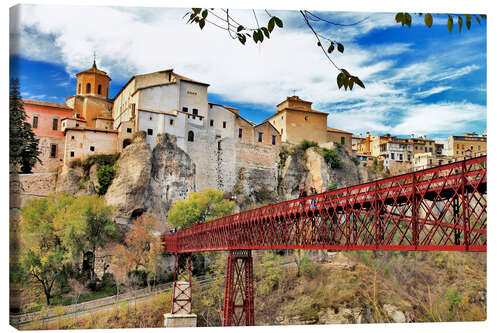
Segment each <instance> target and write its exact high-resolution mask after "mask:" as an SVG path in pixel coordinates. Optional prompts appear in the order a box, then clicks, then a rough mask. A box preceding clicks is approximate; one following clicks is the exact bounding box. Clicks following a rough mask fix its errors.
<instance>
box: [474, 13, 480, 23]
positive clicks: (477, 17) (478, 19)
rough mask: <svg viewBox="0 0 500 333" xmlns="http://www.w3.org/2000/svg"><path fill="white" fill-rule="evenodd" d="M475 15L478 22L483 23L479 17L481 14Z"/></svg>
mask: <svg viewBox="0 0 500 333" xmlns="http://www.w3.org/2000/svg"><path fill="white" fill-rule="evenodd" d="M474 17H475V18H476V21H477V23H479V24H481V19H480V18H479V16H477V15H474Z"/></svg>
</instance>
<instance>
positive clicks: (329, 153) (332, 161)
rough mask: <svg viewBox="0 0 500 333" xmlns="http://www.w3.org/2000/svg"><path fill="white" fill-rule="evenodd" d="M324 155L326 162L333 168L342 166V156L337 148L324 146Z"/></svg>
mask: <svg viewBox="0 0 500 333" xmlns="http://www.w3.org/2000/svg"><path fill="white" fill-rule="evenodd" d="M321 151H322V153H323V157H324V158H325V162H326V164H328V165H329V166H330V167H331V168H332V169H335V168H338V167H339V166H340V158H339V155H338V154H337V152H336V151H335V150H332V149H327V148H323V149H322V150H321Z"/></svg>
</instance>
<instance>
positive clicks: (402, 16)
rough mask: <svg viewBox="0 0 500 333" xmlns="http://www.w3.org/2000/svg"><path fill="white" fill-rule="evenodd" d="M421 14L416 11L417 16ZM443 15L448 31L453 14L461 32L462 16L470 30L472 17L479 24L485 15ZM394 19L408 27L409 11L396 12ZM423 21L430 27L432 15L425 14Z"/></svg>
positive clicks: (450, 27) (409, 25)
mask: <svg viewBox="0 0 500 333" xmlns="http://www.w3.org/2000/svg"><path fill="white" fill-rule="evenodd" d="M422 15H423V14H422V13H418V16H422ZM434 15H436V16H437V15H439V14H434ZM444 15H447V16H448V23H447V27H448V31H449V32H451V31H452V30H453V25H454V19H453V16H455V17H456V20H457V24H458V32H462V25H463V21H464V18H465V26H466V27H467V30H470V28H471V26H472V19H473V18H475V19H476V21H477V23H478V24H481V19H483V20H486V15H484V14H481V15H471V14H465V15H464V14H455V15H453V14H444ZM395 19H396V22H398V23H401V26H405V25H406V26H407V27H408V28H410V27H411V21H412V16H411V14H409V13H397V14H396V17H395ZM424 22H425V25H426V26H427V27H429V28H430V27H431V26H432V24H433V22H434V18H433V15H432V14H430V13H427V14H425V16H424Z"/></svg>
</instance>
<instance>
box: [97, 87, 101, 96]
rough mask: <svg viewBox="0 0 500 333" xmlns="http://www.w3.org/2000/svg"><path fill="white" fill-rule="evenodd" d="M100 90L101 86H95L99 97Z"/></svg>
mask: <svg viewBox="0 0 500 333" xmlns="http://www.w3.org/2000/svg"><path fill="white" fill-rule="evenodd" d="M101 90H102V86H101V85H98V86H97V93H98V94H99V95H100V94H101Z"/></svg>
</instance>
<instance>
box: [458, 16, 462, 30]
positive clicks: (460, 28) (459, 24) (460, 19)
mask: <svg viewBox="0 0 500 333" xmlns="http://www.w3.org/2000/svg"><path fill="white" fill-rule="evenodd" d="M458 32H462V16H459V17H458Z"/></svg>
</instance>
